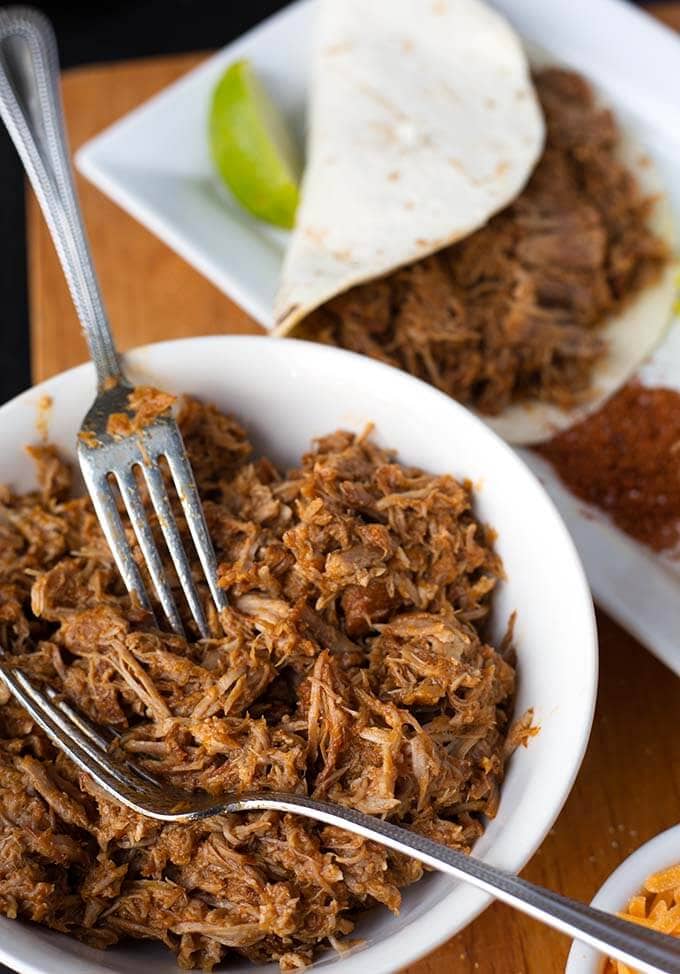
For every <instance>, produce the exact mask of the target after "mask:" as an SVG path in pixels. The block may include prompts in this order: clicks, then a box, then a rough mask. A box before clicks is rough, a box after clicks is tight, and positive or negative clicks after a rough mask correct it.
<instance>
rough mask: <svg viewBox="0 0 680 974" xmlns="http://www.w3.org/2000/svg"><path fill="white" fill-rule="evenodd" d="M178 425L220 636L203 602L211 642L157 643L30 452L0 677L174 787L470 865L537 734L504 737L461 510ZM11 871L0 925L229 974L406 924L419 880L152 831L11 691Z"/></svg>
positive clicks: (334, 445) (308, 847)
mask: <svg viewBox="0 0 680 974" xmlns="http://www.w3.org/2000/svg"><path fill="white" fill-rule="evenodd" d="M180 425H181V427H182V431H183V434H184V437H185V441H186V444H187V447H188V450H189V454H190V458H191V461H192V463H193V465H194V470H195V472H196V475H197V479H198V483H199V488H200V491H201V494H202V497H203V498H204V502H205V509H206V515H207V518H208V521H209V525H210V529H211V532H212V537H213V539H214V541H215V545H216V548H217V552H218V557H219V560H220V563H221V568H220V577H221V584H222V585H224V587H225V588H226V590H227V592H228V596H229V608H228V609H227V610H226V611H225V612H224V614H223V617H222V618H221V619H220V618H218V617H217V616H216V613H215V610H214V608H212V606H211V603H210V599H209V597H208V593H207V591H206V590H205V589H204V588H201V594H202V598H203V601H204V603H205V606H206V612H207V614H208V619H209V623H210V626H211V630H212V636H211V638H209V639H204V640H199V639H198V638H195V637H196V634H195V633H194V634H193V636H192V638H191V639H190V640H188V641H187V640H186V639H184V638H182V637H179V636H177V635H171V634H169V633H167V632H162V631H159V630H158V629H157V628H155V627H154V625H153V623H152V620H151V618H150V617H149V616H148V614H146V613H145V612H144V611H143V610H142V609H140V608H138V607H135V605H134V604H133V603H131V601H130V600H129V599H128V597H127V595H126V594H125V592H124V590H123V587H122V584H121V581H120V579H119V577H118V574H117V572H116V569H115V566H114V564H113V562H112V559H111V555H110V553H109V550H108V548H107V546H106V543H105V541H104V539H103V537H102V534H101V532H100V529H99V526H98V522H97V519H96V517H95V515H94V513H93V510H92V507H91V505H90V503H89V500H87V499H84V498H82V497H76V498H72V497H71V474H70V471H69V469H68V467H67V466H66V465H65V464H64V463H62V461H61V460H60V459H59V456H58V455H57V453H56V452H55V450H54V449H53V448H51V447H47V446H41V447H34V448H32V450H31V452H32V455H33V457H34V459H35V461H36V463H37V466H38V471H39V483H40V487H39V490H37V491H36V492H34V493H30V494H26V495H17V494H14V493H12V492H11V491H10V490H9V489H7V488H3V489H2V491H1V492H0V629H1V631H0V639H1V640H2V645H3V646H4V647H6V648H7V650H8V651H9V652H10V653H11V664H12V665H15V666H17V667H21V668H22V669H23V670H25V671H26V672H28V673H29V674H30V675H31V677H32V679H34V680H35V681H39V682H41V683H45V684H49V685H51V686H53V687H55V688H58V689H59V690H60V691H62V692H63V693H64V694H65V695H66V697H67V698H69V699H70V700H72V701H73V702H74V703H75V704H77V706H79V707H80V708H82V709H83V710H84V711H85V712H86V713H87V714H88V715H89V716H90V718H92V719H94V720H95V721H97V722H99V723H102V724H108V725H111V726H112V727H114V728H116V729H117V730H118V731H120V732H122V735H123V736H122V739H121V743H120V744H119V746H120V747H122V748H124V749H125V751H126V752H128V753H129V754H130V755H131V756H132V757H133V758H134V760H136V761H137V762H139V763H140V764H141V765H143V766H144V767H146V768H147V769H149V770H152V771H153V772H154V773H156V774H158V775H160V776H163V777H165V778H166V779H167V780H168V781H171V782H172V783H173V784H176V785H179V786H182V787H183V788H186V789H190V790H198V789H200V790H203V791H206V792H209V793H210V794H212V795H216V796H217V795H222V794H224V793H225V792H234V791H239V790H241V789H250V788H258V789H259V788H262V789H282V790H286V791H293V792H301V793H307V794H313V795H315V796H318V797H320V798H327V799H331V800H333V801H337V802H342V803H343V804H345V805H349V806H352V807H354V808H357V809H361V810H362V811H365V812H369V813H371V814H374V815H381V816H386V817H389V818H390V819H392V820H394V821H398V822H401V823H403V824H405V825H407V826H408V827H409V828H411V829H413V830H415V831H416V832H419V833H421V834H424V835H428V836H431V837H433V838H435V839H438V840H440V841H442V842H445V843H447V844H448V845H450V846H454V847H456V848H459V849H464V850H468V849H469V848H470V847H471V846H472V844H473V843H474V842H475V840H476V839H477V837H478V836H479V835H480V834H481V833H482V831H483V828H484V816H493V815H494V814H495V811H496V807H497V804H498V797H499V786H500V784H501V782H502V779H503V774H504V766H505V762H506V760H507V757H508V755H509V752H510V751H511V750H512V748H513V747H514V746H516V744H517V743H520V742H522V741H525V740H526V739H527V737H528V736H529V734H530V733H531V729H530V722H529V721H527V720H526V719H524V720H522V721H520V722H519V723H518V724H517V725H516V726H515V728H514V730H512V731H511V729H510V726H509V724H510V715H511V711H512V707H513V696H514V686H515V671H514V666H513V654H512V648H511V645H510V643H511V639H510V637H509V636H508V638H506V640H505V641H504V642H503V644H502V645H501V646H500V647H499V648H498V650H497V649H494V648H493V646H491V645H489V644H488V642H486V641H485V638H484V623H485V619H486V618H487V615H488V613H489V608H490V599H491V596H492V592H493V589H494V586H495V585H496V583H497V581H498V579H499V578H500V576H501V573H502V568H501V564H500V562H499V559H498V557H497V555H496V554H495V553H494V551H493V547H492V534H491V532H490V531H488V530H487V529H485V528H484V527H482V526H481V525H480V524H479V523H478V522H477V521H476V520H475V517H474V515H473V513H472V510H471V491H470V488H469V486H468V485H463V484H461V483H459V482H458V481H456V480H455V479H453V477H450V476H431V475H429V474H426V473H423V472H422V471H420V470H416V469H412V468H409V467H406V466H402V465H401V464H399V463H398V462H397V461H396V459H395V457H394V455H393V454H391V453H390V452H388V451H386V450H383V449H380V448H379V447H377V446H376V445H374V444H373V443H372V442H371V441H370V439H369V438H368V437H367V436H361V437H357V436H354V435H353V434H350V433H345V432H337V433H334V434H332V435H330V436H327V437H325V438H323V439H321V440H319V441H318V442H317V443H316V444H315V445H314V447H313V449H312V451H311V452H310V453H308V454H307V455H306V456H304V457H303V459H302V462H301V465H300V467H299V469H297V470H294V471H293V472H290V473H287V474H284V473H282V472H280V471H278V470H277V469H276V468H275V467H274V466H273V464H272V463H270V462H269V461H268V460H267V459H264V458H261V459H253V456H252V452H251V446H250V444H249V443H248V441H247V439H246V436H245V434H244V432H243V430H242V429H241V427H240V426H239V425H238V424H237V423H236V422H235V421H234V420H232V419H229V418H227V417H225V416H223V415H221V414H220V413H218V412H217V411H216V410H214V409H212V408H209V407H205V406H202V405H200V404H199V403H197V402H195V401H191V400H187V401H185V402H184V403H183V404H182V405H181V414H180ZM182 530H183V531H184V530H185V525H182ZM130 536H131V538H132V533H131V532H130ZM140 562H141V558H140ZM198 576H199V573H198V572H197V577H198ZM198 584H199V587H200V586H201V585H202V583H201V582H200V581H199V582H198ZM187 627H188V629H189V631H191V627H190V623H189V620H187ZM0 850H1V852H0V910H1V911H2V912H3V913H4V914H6V915H7V916H9V917H18V918H21V919H25V920H26V919H28V920H33V921H36V922H38V923H42V924H46V925H48V926H50V927H52V928H54V929H55V930H59V931H63V932H64V933H68V934H71V935H72V936H75V937H78V938H80V939H82V940H84V941H86V942H87V943H89V944H93V945H95V946H97V947H107V946H109V945H111V944H114V943H116V942H117V941H118V940H119V939H121V938H134V939H152V940H158V941H160V942H162V943H163V944H165V945H166V946H167V947H168V948H169V949H170V950H172V951H174V952H175V953H176V955H177V959H178V963H179V964H180V965H181V966H183V967H185V968H194V967H202V968H204V969H206V970H210V969H212V967H213V966H214V965H216V964H218V963H220V962H221V961H222V960H223V959H224V958H228V956H229V954H230V953H231V952H236V953H238V954H241V955H244V956H245V957H248V958H250V959H251V960H253V961H257V962H263V961H269V960H278V961H279V963H280V965H281V967H282V969H284V970H292V969H296V968H298V967H300V966H303V965H304V964H306V963H308V962H310V961H311V960H312V959H313V957H314V956H315V954H316V953H317V952H318V950H319V949H320V948H321V947H322V946H323V945H324V944H326V945H327V944H332V945H335V946H337V945H339V942H340V939H341V938H343V937H345V936H346V935H347V934H349V933H350V931H351V930H352V928H353V923H354V920H353V918H354V916H355V914H356V912H357V911H359V910H362V909H365V908H367V907H370V906H373V905H375V904H384V905H385V906H386V907H388V908H389V909H390V910H393V911H396V910H398V909H399V905H400V892H399V891H400V888H401V887H403V886H404V885H406V884H408V883H411V882H413V881H415V880H417V879H418V878H419V877H420V875H421V873H422V868H421V866H420V865H419V864H418V863H416V862H414V861H412V860H409V859H406V858H404V857H401V856H399V855H397V854H395V853H393V852H391V851H389V850H387V849H385V848H382V847H380V846H378V845H375V844H372V843H371V842H366V841H364V840H363V839H361V838H359V837H357V836H354V835H351V834H348V833H346V832H344V831H342V830H340V829H337V828H332V827H328V826H324V825H319V824H316V823H313V822H310V821H307V820H305V819H302V818H299V817H295V816H291V815H284V814H278V813H272V812H258V813H250V814H241V815H225V816H221V817H215V818H212V819H209V820H207V821H203V822H198V823H195V824H191V825H186V824H182V825H177V824H174V825H173V824H163V823H160V822H157V821H152V820H149V819H145V818H143V817H141V816H139V815H137V814H134V813H133V812H131V811H130V810H128V809H126V808H124V807H120V806H118V805H117V804H115V803H114V802H112V801H111V800H109V799H108V798H106V797H105V796H104V795H103V794H102V793H100V792H99V791H98V789H97V787H96V786H95V785H94V784H93V783H92V781H91V780H89V779H88V778H87V776H85V775H83V774H82V773H80V772H78V771H77V769H76V768H75V767H74V766H73V765H72V764H70V763H69V761H68V760H66V759H65V758H64V756H63V755H62V754H60V753H58V752H57V751H56V750H55V749H54V747H53V746H52V745H51V744H50V743H49V741H48V740H47V739H46V737H45V736H44V735H43V734H42V732H41V731H40V730H39V729H38V727H36V725H35V724H34V723H33V722H32V720H31V719H30V718H29V717H28V716H27V714H26V713H25V712H24V711H22V709H21V708H20V707H19V706H18V705H17V704H16V703H15V702H14V700H13V699H12V698H11V697H9V696H8V694H7V693H5V692H4V691H3V694H2V695H1V696H0Z"/></svg>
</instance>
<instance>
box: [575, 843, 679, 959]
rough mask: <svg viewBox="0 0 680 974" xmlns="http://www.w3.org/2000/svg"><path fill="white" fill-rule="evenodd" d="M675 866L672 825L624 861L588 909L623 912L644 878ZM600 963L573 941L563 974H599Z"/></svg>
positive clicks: (593, 952) (676, 855)
mask: <svg viewBox="0 0 680 974" xmlns="http://www.w3.org/2000/svg"><path fill="white" fill-rule="evenodd" d="M679 862H680V825H674V826H673V827H672V828H670V829H667V830H666V831H665V832H661V833H660V834H659V835H657V836H655V837H654V838H653V839H650V840H649V842H645V844H644V845H642V846H640V848H639V849H637V850H636V851H635V852H633V853H632V854H631V855H630V856H628V858H627V859H624V861H623V862H622V863H621V865H620V866H619V867H618V868H617V869H615V870H614V872H613V873H612V874H611V876H610V877H609V879H608V880H607V881H606V883H604V884H603V885H602V886H601V887H600V889H599V890H598V892H597V894H596V896H595V898H594V899H593V901H592V903H591V906H596V907H597V908H598V909H600V910H606V911H607V912H608V913H619V912H621V911H622V910H625V909H626V907H627V905H628V902H629V900H630V899H631V897H632V896H635V894H636V893H639V892H640V890H641V889H642V887H643V885H644V882H645V880H646V879H647V877H648V876H651V875H652V873H656V872H658V871H659V870H660V869H667V868H668V867H669V866H674V865H675V864H676V863H679ZM678 949H679V950H680V943H679V944H678ZM604 961H605V958H604V957H603V955H602V954H601V953H600V952H599V951H597V950H593V948H592V947H586V946H585V944H580V943H579V942H578V941H576V940H575V941H574V943H573V944H572V947H571V950H570V951H569V958H568V960H567V966H566V968H565V971H564V974H602V970H603V968H604Z"/></svg>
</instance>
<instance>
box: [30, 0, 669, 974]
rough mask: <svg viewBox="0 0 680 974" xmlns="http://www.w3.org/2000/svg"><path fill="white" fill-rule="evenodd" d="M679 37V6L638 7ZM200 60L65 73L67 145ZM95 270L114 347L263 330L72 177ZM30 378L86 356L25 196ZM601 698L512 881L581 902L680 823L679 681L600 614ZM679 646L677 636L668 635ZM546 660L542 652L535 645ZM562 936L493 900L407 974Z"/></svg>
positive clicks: (525, 962)
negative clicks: (547, 821)
mask: <svg viewBox="0 0 680 974" xmlns="http://www.w3.org/2000/svg"><path fill="white" fill-rule="evenodd" d="M651 9H652V10H653V11H654V12H655V13H657V14H658V15H659V16H661V17H662V18H663V19H664V20H666V21H667V22H668V23H669V24H672V25H673V26H675V27H677V28H678V29H680V4H659V5H654V6H652V8H651ZM203 56H204V55H186V56H180V57H172V58H162V59H154V60H144V61H134V62H126V63H121V64H116V65H104V66H97V67H87V68H78V69H76V70H73V71H69V72H67V73H66V74H65V76H64V79H63V81H64V101H65V107H66V115H67V121H68V128H69V133H70V137H71V143H72V146H73V148H77V147H78V146H79V145H81V144H82V143H83V142H84V141H85V140H86V139H88V138H90V137H91V136H92V135H94V134H95V133H96V132H98V131H100V130H101V129H102V128H104V127H105V126H107V125H108V124H109V123H111V122H112V121H113V120H114V119H116V118H118V117H119V116H121V115H123V114H124V113H125V112H127V111H129V110H130V109H131V108H133V107H134V106H135V105H137V104H139V103H140V102H142V101H144V100H145V99H146V98H148V97H149V96H150V95H152V94H153V93H154V92H156V91H158V90H159V89H161V88H163V87H164V86H165V85H167V84H168V83H169V82H171V81H173V80H174V79H175V78H177V77H179V76H180V75H181V74H183V73H184V72H185V71H187V70H189V69H190V68H191V67H193V65H195V64H197V63H198V62H199V61H200V60H201V58H202V57H203ZM79 189H80V193H81V199H82V203H83V208H84V212H85V220H86V223H87V228H88V231H89V234H90V238H91V241H92V248H93V251H94V257H95V262H96V264H97V269H98V271H99V275H100V278H101V283H102V289H103V292H104V297H105V300H106V304H107V307H108V310H109V314H110V317H111V320H112V321H113V323H114V329H115V333H116V338H117V339H118V341H119V344H120V347H121V348H122V349H126V348H129V347H130V346H133V345H139V344H144V343H146V342H152V341H156V340H160V339H166V338H176V337H180V336H185V335H190V334H195V335H201V334H216V333H224V332H234V333H235V332H239V333H246V332H251V333H257V332H260V331H261V330H262V329H261V328H260V327H259V326H258V325H257V324H256V323H255V322H253V321H252V320H251V319H250V318H249V317H248V316H247V315H246V314H245V312H244V311H242V310H241V309H239V308H238V307H236V306H235V305H234V304H233V303H232V302H231V301H229V299H228V298H226V297H225V296H224V295H223V294H221V293H220V292H219V291H218V290H217V289H216V288H214V287H213V286H212V285H211V284H209V283H208V282H207V281H206V280H205V279H204V278H202V277H201V276H200V275H199V274H198V273H197V272H196V271H194V270H193V269H192V268H191V267H189V265H188V264H186V263H184V261H183V260H181V259H180V258H179V257H178V256H176V255H175V254H174V253H173V252H172V251H170V250H169V249H168V248H167V247H166V246H165V245H164V244H162V243H161V242H160V241H159V240H157V239H156V238H155V237H154V236H152V235H151V234H150V233H149V232H148V231H147V230H145V229H144V228H143V227H141V226H140V225H139V224H138V223H136V222H135V221H134V220H133V219H132V218H131V217H129V216H127V215H126V214H125V213H123V211H122V210H120V209H119V208H118V207H117V206H116V205H114V204H113V203H112V202H110V200H108V199H107V198H105V197H104V196H103V195H102V194H101V193H99V192H98V191H97V190H96V189H94V188H93V187H92V186H90V185H88V184H87V183H86V182H85V181H84V180H82V179H79ZM28 230H29V292H30V304H31V328H32V364H33V376H34V379H35V381H40V380H42V379H45V378H47V377H48V376H50V375H52V374H54V373H55V372H59V371H61V370H63V369H66V368H68V367H70V366H72V365H75V364H77V363H79V362H82V361H84V360H85V359H86V358H87V353H86V348H85V344H84V341H83V339H82V336H81V334H80V331H79V327H78V323H77V321H76V317H75V314H74V312H73V309H72V306H71V302H70V299H69V296H68V293H67V290H66V287H65V285H64V282H63V278H62V275H61V270H60V268H59V265H58V263H57V260H56V257H55V255H54V252H53V249H52V245H51V242H50V240H49V237H48V234H47V231H46V229H45V226H44V224H43V222H42V218H41V216H40V214H39V213H38V210H37V207H36V205H35V202H34V200H33V199H32V198H31V199H30V201H29V206H28ZM599 632H600V644H601V677H600V691H599V699H598V706H597V713H596V716H595V724H594V729H593V734H592V738H591V742H590V746H589V749H588V753H587V755H586V759H585V761H584V764H583V767H582V769H581V772H580V774H579V776H578V779H577V781H576V784H575V786H574V789H573V791H572V793H571V796H570V798H569V800H568V802H567V804H566V806H565V808H564V810H563V811H562V813H561V815H560V817H559V819H558V821H557V823H556V825H555V827H554V829H553V830H552V831H551V832H550V834H549V836H548V837H547V838H546V840H545V842H544V843H543V845H542V846H541V848H540V849H539V850H538V852H537V853H536V855H535V856H534V858H533V860H532V861H531V863H530V864H529V865H528V866H527V868H526V869H525V871H524V875H525V876H526V877H527V878H529V879H531V880H533V881H535V882H537V883H542V884H544V885H546V886H549V887H552V888H553V889H556V890H559V891H561V892H562V893H566V894H568V895H570V896H574V897H577V898H579V899H582V900H590V898H591V897H592V896H593V894H594V893H595V891H596V889H597V888H598V887H599V886H600V884H601V883H602V882H603V880H604V879H605V878H606V877H607V876H608V875H609V874H610V873H611V871H612V870H613V869H614V868H615V867H616V866H617V865H618V864H619V863H620V862H621V861H622V860H623V859H624V858H625V857H626V856H627V855H628V854H629V853H630V852H632V851H633V850H634V849H635V848H636V847H637V846H639V845H640V844H642V843H643V842H645V841H646V840H647V839H649V838H651V837H652V836H653V835H655V834H656V833H657V832H660V831H661V830H663V829H665V828H668V827H669V826H671V825H674V824H675V823H676V822H677V821H678V819H679V818H680V734H679V733H678V714H680V680H678V679H676V678H675V677H674V676H672V674H670V673H669V671H668V670H666V669H665V668H664V667H663V666H662V665H661V664H660V663H658V662H657V661H656V660H655V659H654V658H653V657H652V656H651V655H650V654H649V653H648V652H646V651H645V650H644V649H643V648H642V647H641V646H640V645H639V644H638V643H636V642H635V640H634V639H632V638H631V637H630V636H628V635H627V634H626V633H625V632H623V631H622V630H621V629H620V628H619V627H618V626H616V625H615V624H614V623H613V622H611V621H610V620H609V619H608V618H606V617H605V616H604V615H602V614H600V616H599ZM678 638H679V640H680V634H679V636H678ZM545 650H546V652H550V646H546V648H545ZM568 949H569V943H568V941H567V939H566V938H565V937H562V936H561V935H559V934H556V933H553V932H552V931H550V930H548V929H547V928H545V927H543V926H541V925H540V924H538V923H537V922H535V921H533V920H530V919H528V918H526V917H523V916H521V915H519V914H517V913H514V912H513V911H512V910H510V909H509V908H507V907H505V906H502V905H500V904H495V905H493V906H492V907H490V908H489V909H488V910H487V911H486V912H485V913H484V914H483V915H482V916H481V917H479V919H477V920H476V921H475V922H474V923H472V924H471V925H470V926H469V927H468V928H467V929H466V930H465V931H463V933H461V934H460V935H458V936H456V937H454V938H453V939H452V940H450V941H449V942H448V943H447V944H445V945H444V946H442V947H440V948H439V949H438V950H437V951H435V952H434V953H432V954H431V955H430V956H429V957H426V958H425V959H423V960H421V961H420V962H419V963H417V964H413V965H411V966H410V967H409V968H408V974H561V972H562V971H563V970H564V964H565V960H566V956H567V952H568Z"/></svg>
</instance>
